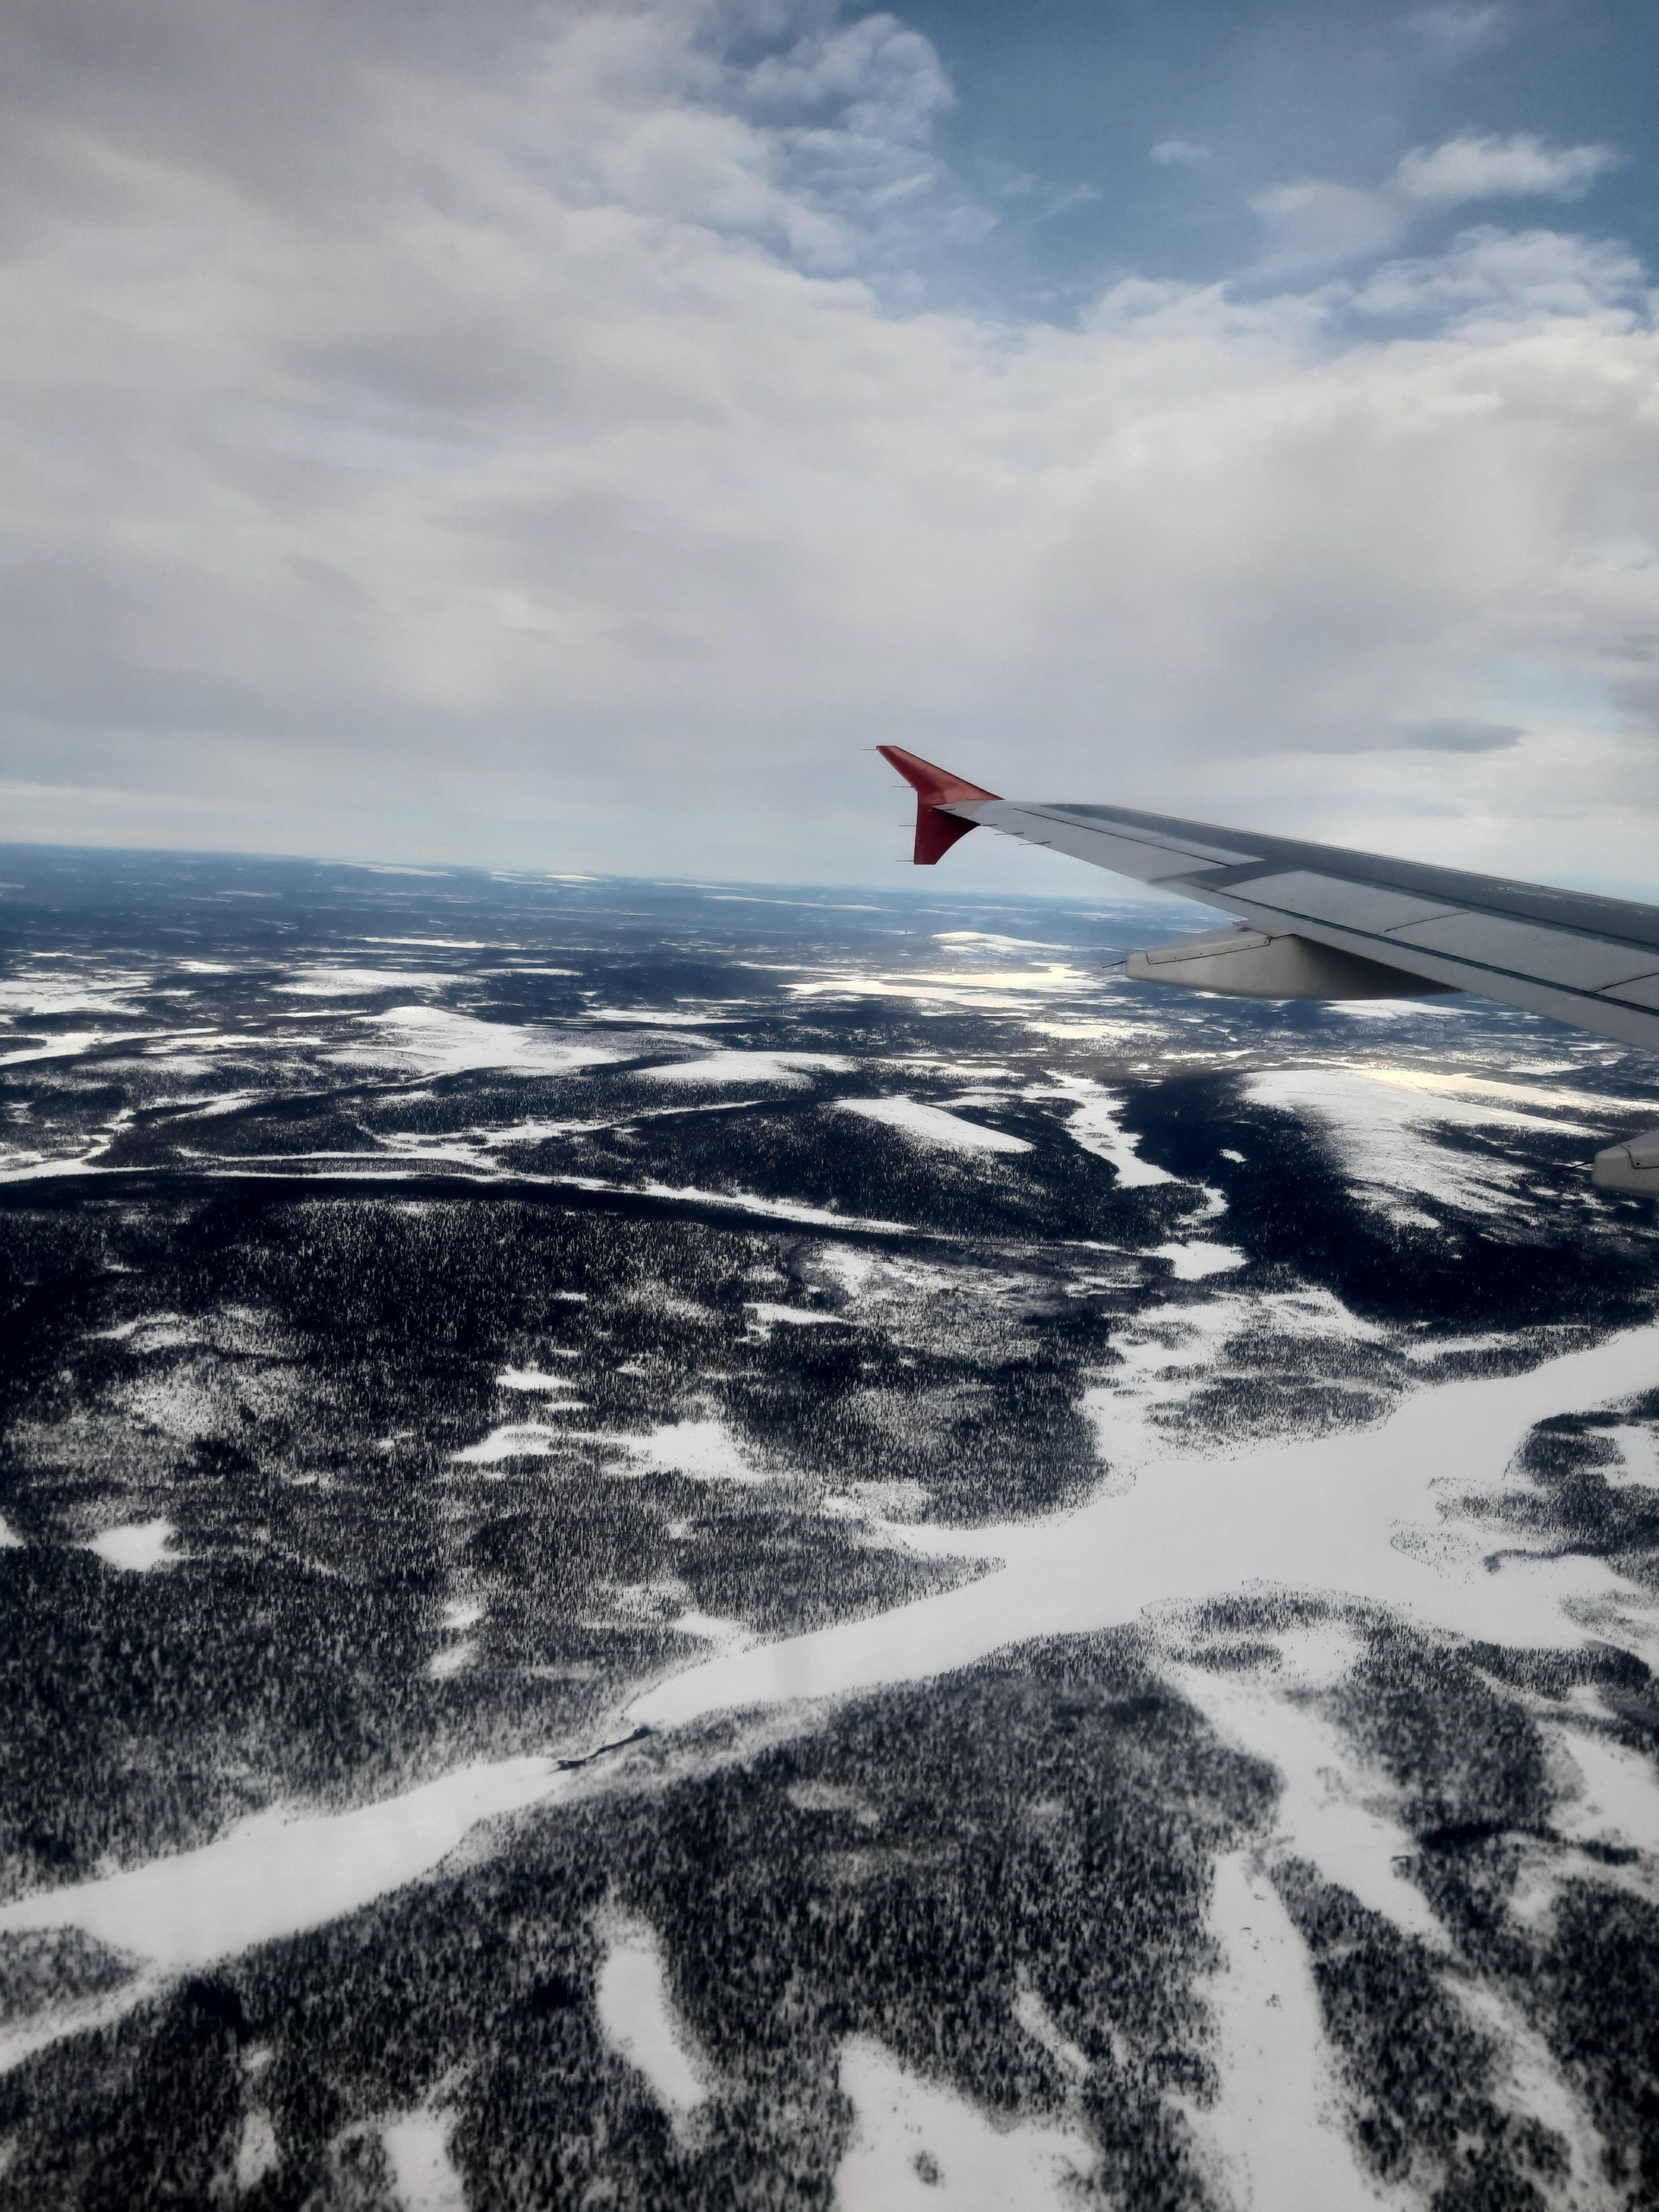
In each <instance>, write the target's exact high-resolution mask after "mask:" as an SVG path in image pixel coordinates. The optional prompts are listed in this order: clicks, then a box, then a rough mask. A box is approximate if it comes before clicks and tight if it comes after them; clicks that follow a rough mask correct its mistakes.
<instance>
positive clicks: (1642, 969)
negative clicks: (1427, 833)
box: [877, 745, 1659, 1192]
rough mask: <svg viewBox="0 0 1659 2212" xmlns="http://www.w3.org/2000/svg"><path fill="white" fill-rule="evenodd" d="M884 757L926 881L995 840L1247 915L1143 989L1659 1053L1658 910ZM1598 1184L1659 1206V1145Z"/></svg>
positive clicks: (1155, 960)
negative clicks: (960, 851)
mask: <svg viewBox="0 0 1659 2212" xmlns="http://www.w3.org/2000/svg"><path fill="white" fill-rule="evenodd" d="M877 749H878V750H879V751H880V753H882V755H883V756H884V757H885V758H886V759H887V760H888V761H889V762H890V763H891V764H892V766H893V767H895V768H896V769H897V770H898V771H899V774H900V775H901V776H903V777H904V778H905V779H906V782H907V783H909V784H911V785H912V786H913V787H914V788H915V791H916V795H917V810H916V811H917V833H916V851H915V858H916V860H917V861H918V863H920V864H921V865H924V866H926V865H931V863H932V862H934V861H938V859H939V858H940V856H941V855H942V854H943V853H944V852H945V851H946V850H948V849H949V848H950V845H952V844H954V843H955V842H957V839H958V838H959V837H962V836H966V835H967V833H968V831H969V829H973V828H975V827H977V826H983V827H985V828H987V829H998V830H1001V832H1002V834H1003V835H1004V836H1010V837H1018V838H1020V840H1021V841H1022V842H1025V843H1027V844H1029V845H1038V846H1046V847H1049V848H1050V849H1052V850H1053V851H1055V852H1059V853H1065V854H1067V855H1070V856H1071V858H1072V859H1074V860H1081V861H1089V862H1090V864H1091V865H1092V866H1094V867H1096V868H1109V869H1110V870H1111V871H1112V872H1113V873H1114V874H1118V875H1126V876H1128V877H1131V878H1132V879H1133V880H1135V881H1136V882H1139V883H1148V884H1155V885H1156V886H1157V887H1158V888H1159V889H1160V891H1169V892H1173V893H1176V894H1177V895H1178V896H1179V897H1181V898H1185V899H1196V900H1198V902H1199V903H1200V904H1202V905H1205V906H1215V907H1219V908H1221V909H1222V910H1223V912H1226V913H1228V914H1230V915H1231V916H1233V918H1234V920H1235V927H1234V928H1233V929H1231V930H1229V931H1217V932H1214V933H1212V934H1211V935H1210V936H1208V937H1205V938H1185V939H1183V940H1179V941H1178V942H1177V943H1176V944H1170V945H1162V946H1154V947H1152V948H1150V949H1149V950H1147V951H1144V952H1137V953H1134V954H1132V955H1131V956H1130V958H1129V961H1128V972H1129V973H1130V974H1131V975H1132V976H1136V977H1137V978H1139V979H1141V980H1142V981H1145V982H1169V983H1181V984H1185V985H1187V986H1188V987H1190V988H1197V989H1199V990H1207V991H1219V992H1224V993H1227V994H1230V995H1242V996H1246V997H1253V998H1331V999H1340V998H1376V997H1394V998H1397V997H1402V996H1408V995H1421V994H1425V993H1429V992H1439V991H1474V992H1478V993H1479V994H1480V995H1481V996H1482V997H1484V998H1490V999H1497V1000H1498V1001H1501V1002H1502V1003H1503V1004H1504V1005H1506V1006H1514V1007H1522V1008H1524V1009H1525V1010H1526V1011H1527V1012H1528V1013H1529V1014H1548V1015H1550V1016H1552V1017H1553V1018H1554V1020H1558V1021H1565V1022H1567V1023H1570V1024H1571V1025H1572V1026H1573V1027H1575V1028H1579V1029H1585V1030H1588V1031H1590V1032H1591V1033H1592V1034H1594V1035H1596V1036H1599V1037H1608V1038H1611V1039H1615V1040H1616V1041H1617V1042H1618V1043H1619V1044H1621V1045H1633V1046H1637V1047H1638V1048H1639V1049H1641V1050H1643V1051H1646V1052H1659V907H1653V906H1639V905H1637V903H1636V902H1635V901H1633V900H1630V899H1602V898H1597V897H1594V896H1592V895H1591V894H1589V893H1584V892H1576V891H1560V890H1556V889H1554V888H1552V887H1549V886H1548V885H1544V884H1534V883H1516V882H1511V881H1510V880H1508V879H1507V878H1503V877H1499V876H1486V875H1474V874H1467V873H1465V871H1463V870H1461V869H1458V868H1431V867H1428V866H1427V865H1424V864H1422V863H1421V862H1418V861H1397V860H1390V859H1388V858H1385V857H1384V856H1383V855H1379V854H1375V853H1356V852H1350V851H1348V850H1347V849H1344V847H1341V846H1338V845H1315V844H1308V843H1305V842H1300V840H1298V839H1295V838H1289V837H1274V836H1264V835H1262V833H1261V832H1259V831H1257V830H1253V829H1251V830H1244V829H1221V828H1217V826H1216V825H1215V824H1214V823H1205V822H1186V821H1183V820H1180V819H1179V818H1178V817H1174V816H1172V815H1163V814H1143V813H1138V812H1136V811H1135V810H1133V809H1131V808H1128V807H1118V806H1079V805H1067V804H1059V803H1058V802H1053V801H1042V802H1035V801H1031V800H1026V799H1005V798H997V797H996V796H995V794H994V793H993V792H990V791H982V790H981V789H980V788H979V787H978V786H977V785H973V784H964V783H963V781H962V779H960V778H957V777H954V776H951V775H950V774H949V773H948V772H946V771H944V770H943V769H939V768H936V767H934V766H932V765H931V763H930V762H928V761H925V760H918V758H917V756H916V755H915V754H914V753H906V752H905V751H903V750H902V748H901V747H898V746H893V745H883V746H880V747H878V748H877ZM936 825H937V826H936ZM1241 924H1242V925H1243V927H1242V928H1241V927H1239V926H1237V925H1241ZM1645 1147H1650V1148H1651V1149H1650V1156H1649V1157H1643V1158H1638V1157H1637V1155H1638V1154H1642V1153H1643V1151H1644V1148H1645ZM1596 1180H1597V1181H1598V1183H1599V1184H1601V1185H1603V1186H1604V1187H1607V1188H1614V1189H1626V1190H1645V1191H1653V1192H1659V1132H1656V1133H1655V1135H1654V1136H1653V1137H1652V1138H1651V1139H1650V1140H1649V1139H1633V1140H1631V1141H1630V1143H1628V1144H1625V1145H1618V1146H1615V1147H1612V1148H1611V1152H1609V1153H1604V1154H1600V1155H1599V1158H1598V1160H1597V1162H1596Z"/></svg>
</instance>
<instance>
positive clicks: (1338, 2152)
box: [1187, 1853, 1384, 2212]
mask: <svg viewBox="0 0 1659 2212" xmlns="http://www.w3.org/2000/svg"><path fill="white" fill-rule="evenodd" d="M1211 1929H1212V1932H1213V1933H1214V1934H1215V1936H1216V1937H1217V1940H1218V1941H1219V1942H1220V1944H1221V1947H1222V1950H1223V1953H1224V1957H1225V1960H1226V1964H1225V1966H1224V1968H1223V1970H1222V1972H1221V1974H1220V1975H1219V1976H1218V1977H1217V1980H1216V1982H1215V1984H1214V1985H1213V1986H1212V1988H1211V2005H1212V2007H1213V2009H1214V2012H1215V2017H1216V2026H1217V2041H1218V2044H1219V2046H1220V2048H1219V2051H1218V2057H1219V2060H1220V2067H1221V2090H1220V2094H1219V2096H1218V2097H1217V2101H1216V2103H1215V2105H1214V2106H1213V2107H1211V2109H1210V2110H1209V2111H1207V2112H1206V2111H1201V2110H1198V2109H1195V2108H1193V2107H1188V2108H1187V2118H1188V2120H1189V2121H1190V2123H1191V2125H1192V2129H1193V2132H1194V2133H1195V2134H1196V2135H1197V2136H1198V2139H1199V2140H1200V2142H1201V2143H1203V2144H1204V2145H1205V2147H1206V2148H1207V2149H1208V2150H1209V2151H1210V2152H1211V2156H1212V2157H1213V2158H1215V2159H1216V2160H1217V2163H1218V2164H1219V2165H1220V2167H1221V2169H1222V2172H1223V2175H1224V2178H1225V2181H1226V2183H1227V2184H1228V2190H1227V2194H1228V2195H1229V2196H1230V2198H1231V2200H1232V2202H1234V2203H1235V2204H1236V2205H1238V2206H1239V2207H1241V2208H1248V2212H1288V2208H1290V2207H1293V2206H1302V2205H1306V2206H1307V2207H1309V2208H1310V2212H1311V2208H1313V2207H1314V2206H1318V2208H1319V2212H1376V2207H1377V2204H1378V2202H1380V2201H1384V2200H1382V2199H1381V2198H1380V2196H1379V2192H1378V2191H1377V2190H1375V2189H1374V2188H1373V2187H1372V2185H1371V2183H1370V2182H1369V2181H1368V2180H1367V2179H1366V2178H1365V2177H1364V2176H1363V2173H1362V2172H1361V2171H1360V2169H1359V2166H1358V2164H1357V2162H1356V2160H1355V2157H1354V2152H1353V2150H1352V2147H1351V2145H1350V2142H1349V2140H1348V2137H1347V2134H1346V2133H1345V2130H1344V2126H1343V2123H1342V2119H1341V2108H1340V2106H1339V2104H1338V2095H1337V2089H1336V2082H1335V2075H1334V2070H1333V2069H1332V2063H1331V2057H1330V2053H1329V2051H1328V2050H1327V2048H1326V2045H1325V2033H1324V2030H1323V2028H1322V2026H1321V2024H1320V2017H1319V1993H1318V1991H1317V1990H1316V1988H1315V1986H1314V1982H1313V1969H1312V1967H1310V1965H1309V1963H1308V1958H1307V1953H1306V1948H1305V1947H1304V1945H1303V1943H1302V1940H1301V1938H1300V1936H1299V1935H1298V1934H1297V1932H1296V1929H1295V1928H1294V1925H1293V1923H1292V1921H1291V1918H1290V1916H1289V1914H1288V1913H1287V1911H1286V1910H1285V1908H1284V1906H1283V1904H1281V1901H1280V1898H1279V1896H1278V1893H1277V1892H1276V1891H1275V1890H1274V1886H1273V1884H1272V1883H1271V1882H1270V1881H1269V1880H1268V1878H1267V1876H1266V1875H1265V1874H1264V1873H1263V1872H1261V1870H1260V1869H1259V1868H1257V1867H1255V1866H1251V1865H1250V1864H1249V1861H1248V1860H1247V1859H1245V1858H1244V1856H1243V1854H1242V1853H1230V1854H1229V1855H1228V1856H1227V1857H1225V1858H1222V1859H1217V1862H1216V1875H1215V1890H1214V1892H1213V1896H1212V1899H1211Z"/></svg>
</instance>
